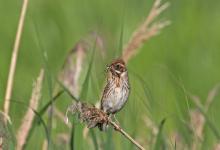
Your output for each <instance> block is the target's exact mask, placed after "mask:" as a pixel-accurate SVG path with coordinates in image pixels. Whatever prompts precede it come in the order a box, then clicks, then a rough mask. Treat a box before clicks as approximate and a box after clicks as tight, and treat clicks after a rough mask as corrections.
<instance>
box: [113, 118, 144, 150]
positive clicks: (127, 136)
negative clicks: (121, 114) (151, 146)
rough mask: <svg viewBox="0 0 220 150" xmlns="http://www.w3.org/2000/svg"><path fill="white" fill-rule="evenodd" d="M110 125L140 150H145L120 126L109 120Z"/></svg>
mask: <svg viewBox="0 0 220 150" xmlns="http://www.w3.org/2000/svg"><path fill="white" fill-rule="evenodd" d="M109 123H110V124H111V125H112V126H113V127H114V128H115V130H116V131H118V132H120V133H121V134H122V135H124V137H125V138H127V139H128V140H129V141H131V142H132V143H133V144H134V145H136V146H137V148H139V149H140V150H145V148H143V147H142V146H141V145H140V144H139V143H138V142H137V141H135V140H134V139H133V138H132V137H131V136H130V135H129V134H128V133H127V132H125V131H124V130H123V129H122V128H121V127H120V126H119V125H117V124H116V123H115V122H113V121H111V120H109Z"/></svg>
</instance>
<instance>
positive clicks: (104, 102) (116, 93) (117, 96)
mask: <svg viewBox="0 0 220 150" xmlns="http://www.w3.org/2000/svg"><path fill="white" fill-rule="evenodd" d="M129 91H130V90H129V81H128V72H127V69H126V66H125V63H124V61H123V60H121V59H117V60H115V61H113V62H112V63H111V65H109V66H108V67H107V84H106V86H105V88H104V91H103V95H102V99H101V109H102V110H103V111H104V112H106V113H107V114H108V115H111V114H115V113H117V112H118V111H120V110H121V109H122V108H123V106H124V105H125V103H126V101H127V99H128V96H129ZM100 129H101V130H102V129H103V128H102V127H101V128H100Z"/></svg>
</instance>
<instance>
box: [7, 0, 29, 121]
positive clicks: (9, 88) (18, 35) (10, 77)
mask: <svg viewBox="0 0 220 150" xmlns="http://www.w3.org/2000/svg"><path fill="white" fill-rule="evenodd" d="M27 5H28V0H24V1H23V4H22V9H21V15H20V18H19V23H18V29H17V33H16V37H15V43H14V48H13V52H12V57H11V64H10V69H9V74H8V81H7V87H6V92H5V102H4V112H5V114H6V115H7V116H8V113H9V107H10V99H11V94H12V88H13V81H14V74H15V68H16V62H17V56H18V50H19V45H20V40H21V34H22V31H23V26H24V19H25V14H26V11H27ZM5 122H7V120H6V119H5Z"/></svg>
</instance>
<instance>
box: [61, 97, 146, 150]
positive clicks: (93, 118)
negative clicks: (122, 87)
mask: <svg viewBox="0 0 220 150" xmlns="http://www.w3.org/2000/svg"><path fill="white" fill-rule="evenodd" d="M69 112H71V113H72V114H78V117H79V119H80V120H81V121H82V122H84V123H86V125H87V127H88V128H95V127H97V126H99V125H100V124H110V125H112V126H113V127H114V129H115V130H116V131H118V132H120V133H121V134H122V135H124V137H125V138H127V139H128V140H129V141H131V142H132V143H133V144H134V145H135V146H137V147H138V148H139V149H141V150H145V149H144V148H143V147H142V146H141V145H140V144H139V143H138V142H137V141H135V140H134V139H133V138H132V137H131V136H130V135H129V134H128V133H127V132H125V131H124V130H123V129H122V128H121V127H120V126H119V125H117V124H116V123H115V122H113V121H112V120H111V118H110V117H109V116H108V115H107V114H106V113H105V112H103V111H102V110H101V109H98V108H96V107H94V106H93V105H91V104H88V103H85V102H80V101H78V102H74V103H73V104H72V105H70V106H69V107H68V108H67V112H66V117H67V118H66V119H65V120H66V123H68V113H69Z"/></svg>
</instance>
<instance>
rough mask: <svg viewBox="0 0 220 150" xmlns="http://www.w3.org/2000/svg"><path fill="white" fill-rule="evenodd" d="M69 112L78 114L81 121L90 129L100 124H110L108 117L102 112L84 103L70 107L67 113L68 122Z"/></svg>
mask: <svg viewBox="0 0 220 150" xmlns="http://www.w3.org/2000/svg"><path fill="white" fill-rule="evenodd" d="M68 112H72V114H78V117H79V120H80V121H82V122H84V123H86V125H87V127H88V128H94V127H96V126H97V125H98V124H103V123H108V115H107V114H106V113H104V112H103V111H102V110H100V109H98V108H96V107H94V106H92V105H90V104H87V103H82V102H76V103H73V104H72V105H70V106H69V107H68V109H67V112H66V118H67V121H68V117H67V115H68Z"/></svg>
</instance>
